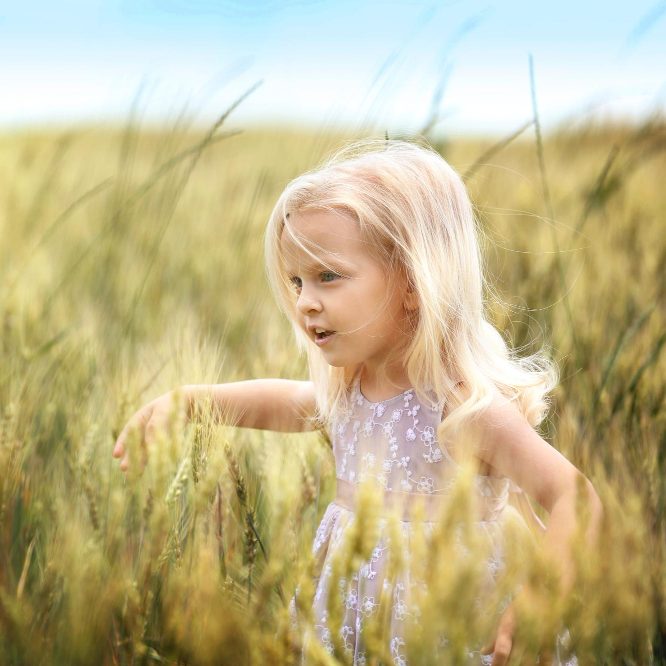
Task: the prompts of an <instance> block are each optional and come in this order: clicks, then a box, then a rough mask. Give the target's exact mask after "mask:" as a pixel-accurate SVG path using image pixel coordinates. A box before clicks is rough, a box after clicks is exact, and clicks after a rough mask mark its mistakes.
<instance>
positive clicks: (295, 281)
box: [289, 275, 303, 290]
mask: <svg viewBox="0 0 666 666" xmlns="http://www.w3.org/2000/svg"><path fill="white" fill-rule="evenodd" d="M289 282H291V286H292V287H293V288H294V289H296V290H298V289H300V288H301V287H302V286H303V280H301V278H299V277H298V276H297V275H294V276H293V277H290V278H289Z"/></svg>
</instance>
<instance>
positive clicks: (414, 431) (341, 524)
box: [291, 378, 575, 666]
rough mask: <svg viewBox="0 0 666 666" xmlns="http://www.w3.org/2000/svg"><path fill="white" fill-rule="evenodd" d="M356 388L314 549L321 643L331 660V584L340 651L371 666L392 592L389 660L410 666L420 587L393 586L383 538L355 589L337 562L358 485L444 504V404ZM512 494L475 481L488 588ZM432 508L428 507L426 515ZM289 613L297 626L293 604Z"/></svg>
mask: <svg viewBox="0 0 666 666" xmlns="http://www.w3.org/2000/svg"><path fill="white" fill-rule="evenodd" d="M359 384H360V382H359V379H358V378H356V379H355V380H354V382H353V384H352V386H351V389H350V390H351V393H350V397H349V405H350V407H349V409H348V410H347V411H346V412H345V413H343V414H341V415H340V416H339V418H338V419H337V421H335V422H334V423H333V425H332V428H331V432H330V435H331V440H332V445H333V453H334V457H335V466H336V475H337V495H336V498H335V499H334V501H333V502H331V503H330V504H329V505H328V507H327V508H326V511H325V513H324V516H323V518H322V520H321V522H320V524H319V527H318V529H317V532H316V535H315V539H314V543H313V547H312V550H313V556H314V559H315V563H316V568H317V575H316V579H315V583H316V588H315V595H314V607H313V612H314V619H315V632H316V639H317V640H319V641H320V642H321V643H322V644H323V646H324V648H325V649H326V650H327V651H328V652H330V653H333V650H334V648H333V640H332V636H331V628H330V626H329V621H328V611H327V607H328V594H329V593H331V591H332V590H334V589H335V588H331V590H329V588H330V587H331V584H334V585H335V586H336V587H337V588H338V591H337V593H338V594H341V595H342V597H343V598H342V609H343V620H342V624H341V627H340V633H339V639H340V641H339V644H342V647H343V649H344V651H345V653H346V655H345V656H346V658H347V659H348V661H349V662H350V663H353V664H354V665H363V664H366V648H365V646H364V643H363V640H362V629H363V625H364V623H365V622H366V621H367V620H368V619H369V618H370V617H371V616H373V615H375V614H376V613H377V611H378V609H379V599H380V597H381V595H382V590H383V589H384V587H385V586H389V585H390V586H392V606H391V617H390V631H389V635H390V644H389V645H388V646H387V650H386V653H387V654H390V657H391V660H392V662H393V664H395V665H396V666H404V665H406V664H407V656H406V640H405V639H406V627H407V624H408V623H409V622H414V621H416V622H418V620H419V616H420V613H419V609H418V607H416V606H414V605H413V604H410V602H409V600H410V591H411V590H410V588H411V587H413V586H414V585H417V583H416V582H415V581H414V580H413V579H411V578H410V577H409V575H406V576H403V577H398V578H397V580H392V581H389V579H388V576H387V575H386V566H387V560H388V557H387V555H388V549H389V545H390V539H389V538H388V537H387V535H386V534H384V533H383V532H380V534H381V536H380V538H379V540H378V542H377V545H376V546H375V547H374V548H373V550H372V554H371V556H370V558H369V559H368V560H367V561H366V562H365V563H364V564H363V565H362V566H361V567H360V568H359V569H358V571H355V572H354V573H353V575H352V576H351V580H350V581H348V580H345V579H342V580H337V581H336V580H333V581H332V580H331V577H332V561H333V558H334V554H335V552H336V550H337V547H338V546H339V544H341V543H342V541H343V540H344V537H345V532H346V529H347V528H348V527H349V526H350V525H351V524H352V521H353V520H354V517H355V513H354V503H353V493H354V490H355V489H358V487H359V484H361V483H363V482H364V481H366V480H368V479H372V480H375V481H376V482H377V483H378V484H379V485H380V486H381V488H383V490H384V493H385V496H386V497H389V496H392V497H397V496H399V497H401V498H404V497H406V496H409V497H411V496H415V497H419V498H424V499H433V500H436V499H440V498H443V497H445V496H446V492H447V490H448V489H449V488H450V487H451V484H452V483H453V479H454V475H455V471H456V469H458V466H457V464H456V463H455V462H454V461H453V460H452V458H451V457H450V455H449V454H448V453H447V452H446V451H445V450H443V448H441V447H440V446H439V444H438V441H437V436H436V431H437V426H438V425H439V423H440V420H441V415H442V411H443V405H442V404H434V403H426V404H423V403H422V402H421V401H420V400H419V399H418V397H417V394H416V392H415V391H414V390H413V389H409V390H407V391H405V392H403V393H401V394H400V395H397V396H395V397H393V398H389V399H388V400H383V401H381V402H370V401H369V400H367V399H366V398H365V397H364V396H363V394H362V393H361V391H360V386H359ZM510 487H511V482H510V480H509V479H507V478H496V477H487V476H481V475H478V476H477V477H476V478H475V489H476V491H477V495H478V499H479V500H480V502H478V505H479V510H480V511H481V514H482V515H481V516H480V517H481V520H480V521H479V522H478V523H476V524H477V525H479V526H480V527H481V529H482V530H484V532H485V533H486V534H487V535H488V536H490V538H491V541H492V542H493V543H494V544H496V547H495V548H494V549H492V551H491V553H490V557H489V558H488V560H487V573H488V579H489V580H490V581H492V580H494V579H495V576H496V575H497V573H498V572H499V571H500V570H501V569H502V565H503V561H502V545H501V538H500V532H501V529H500V519H501V517H502V514H503V512H504V509H505V507H506V506H507V500H508V496H509V490H510ZM428 508H429V507H428V506H427V505H426V506H425V510H426V514H427V513H428ZM430 514H431V515H432V516H433V518H432V519H433V520H434V515H435V510H434V507H431V510H430ZM402 518H403V519H404V520H402V521H401V523H400V527H401V529H402V533H403V536H404V537H405V542H406V543H409V531H410V529H411V524H410V516H409V514H407V513H405V515H404V516H402ZM426 520H428V517H426ZM380 522H381V521H380ZM430 526H431V524H428V523H426V524H425V525H424V527H426V528H427V527H430ZM296 594H298V591H297V593H296ZM291 608H292V613H293V617H294V621H296V618H297V614H296V611H295V603H294V600H293V599H292V604H291ZM306 640H307V639H306ZM446 642H447V639H446V636H441V639H440V646H442V645H445V644H446ZM478 648H479V646H477V647H476V648H474V647H470V648H469V650H468V657H469V663H470V664H490V663H491V661H492V655H482V654H481V653H480V651H479V649H478ZM305 652H306V651H305V650H304V663H306V659H305ZM437 663H440V662H437ZM571 663H575V661H574V662H571Z"/></svg>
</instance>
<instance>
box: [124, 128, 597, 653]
mask: <svg viewBox="0 0 666 666" xmlns="http://www.w3.org/2000/svg"><path fill="white" fill-rule="evenodd" d="M266 260H267V268H268V275H269V279H270V283H271V286H272V287H273V289H274V291H275V294H276V296H277V300H278V302H279V304H280V306H281V307H282V308H283V309H284V311H285V312H286V313H287V315H288V316H289V318H290V319H291V321H292V323H293V326H294V330H295V333H296V337H297V340H298V342H299V345H300V347H301V348H302V349H305V351H306V352H307V356H308V363H309V370H310V379H309V381H288V380H283V379H260V380H253V381H244V382H236V383H230V384H221V385H212V386H203V385H190V386H185V387H182V388H181V389H180V390H179V393H178V394H179V395H182V396H184V398H185V400H186V405H187V410H188V414H192V413H194V412H195V411H196V408H197V405H202V404H204V402H205V401H206V400H209V399H211V398H212V400H213V404H214V407H215V410H216V413H217V414H219V415H224V420H225V422H226V423H232V424H235V425H238V426H242V427H250V428H263V429H270V430H276V431H283V432H302V431H306V430H312V429H315V428H325V429H327V431H328V433H329V435H330V439H331V441H332V444H333V453H334V456H335V463H336V476H337V493H336V497H335V499H334V501H333V502H332V503H331V504H329V506H328V507H327V509H326V512H325V514H324V516H323V519H322V521H321V524H320V526H319V528H318V530H317V533H316V538H315V541H314V545H313V554H314V556H315V561H316V562H317V563H318V571H317V572H316V576H315V583H316V590H315V594H314V608H313V614H314V615H313V616H314V620H315V627H316V634H317V638H318V640H319V641H320V642H321V643H322V644H323V645H324V647H325V648H326V649H328V650H329V651H332V650H333V643H334V642H337V644H338V645H340V644H342V645H343V646H344V648H345V650H346V652H347V655H348V656H349V657H350V661H352V662H353V663H354V664H361V663H365V646H364V643H363V640H362V638H363V628H364V624H365V623H366V621H367V620H368V619H369V618H371V617H372V616H373V615H374V614H376V611H377V608H378V601H379V599H380V597H381V595H382V591H383V589H384V588H385V586H387V585H393V588H392V589H393V596H392V602H393V605H392V612H391V617H390V618H389V621H390V645H389V646H388V651H389V652H390V655H391V658H392V659H393V661H394V663H396V664H404V663H406V662H405V654H406V649H405V628H404V625H405V620H406V616H408V615H409V616H414V615H418V609H417V608H414V607H413V606H410V605H409V604H406V603H405V600H406V599H409V598H410V587H411V586H412V583H411V582H409V581H407V580H405V579H401V581H398V582H397V583H396V582H395V581H390V580H389V576H388V573H387V571H388V569H387V566H388V564H387V563H388V561H389V558H390V545H391V540H390V539H389V538H388V537H387V535H386V534H381V535H380V538H379V540H378V542H377V544H376V546H375V547H374V548H373V550H372V556H371V557H370V558H369V560H368V561H366V562H365V563H364V564H363V566H362V567H360V568H359V569H358V570H356V571H354V572H353V575H352V576H351V578H350V580H346V581H343V582H342V583H339V581H335V580H333V576H332V570H333V562H334V558H335V554H336V549H338V548H339V547H341V546H340V545H341V544H342V543H344V539H345V534H346V531H347V530H348V529H352V528H353V526H354V519H355V511H356V502H357V499H358V492H359V488H360V486H361V484H363V483H364V482H366V481H368V480H370V481H374V482H376V484H377V485H378V486H379V487H380V488H381V493H382V497H383V501H384V502H385V503H386V504H387V505H390V506H397V505H400V507H401V511H402V513H401V516H400V519H401V521H402V522H401V525H402V528H403V533H404V532H405V531H409V529H410V521H411V520H412V512H411V509H412V508H413V507H414V505H415V504H416V503H419V504H420V507H421V511H422V514H421V520H422V521H425V522H426V523H428V524H429V525H430V527H432V526H433V525H434V524H435V520H436V517H437V515H438V511H439V507H440V506H441V504H442V502H443V501H444V500H445V499H446V497H447V492H448V491H449V489H450V488H452V479H453V478H455V473H456V471H457V470H458V469H459V461H460V460H461V459H462V458H463V457H466V456H467V454H471V455H472V456H473V457H474V458H475V459H476V460H477V461H478V466H479V467H478V474H477V475H476V477H475V479H474V483H473V484H472V486H471V488H472V489H473V493H474V494H475V500H476V502H477V506H478V510H479V511H480V513H481V515H480V516H479V518H480V520H479V521H478V522H477V523H475V524H477V525H478V526H480V527H479V529H482V530H484V531H485V532H486V533H488V534H492V535H493V539H494V542H495V543H496V544H498V546H497V548H496V550H495V551H494V552H493V553H492V554H491V558H490V559H489V560H488V567H489V570H491V569H492V570H493V572H494V570H495V568H496V567H497V565H498V564H499V565H500V566H501V561H502V554H503V553H502V549H501V538H497V539H495V535H496V533H497V532H498V530H500V528H501V524H502V522H501V521H502V517H503V515H504V513H505V509H506V507H507V504H508V498H509V492H510V490H518V489H522V490H524V491H525V492H526V493H527V494H528V495H529V496H531V497H532V498H534V499H535V500H536V501H537V502H538V503H539V504H540V505H541V506H542V507H544V509H546V510H547V511H548V512H549V514H550V518H549V525H548V529H547V531H546V533H545V535H544V540H545V544H546V548H547V551H548V552H549V553H550V554H551V556H552V557H551V559H552V564H553V566H554V567H559V570H558V571H557V573H558V574H559V575H560V577H561V580H562V583H563V586H564V588H565V589H566V588H567V587H568V586H570V585H571V584H572V571H571V566H570V564H569V562H570V555H569V546H568V540H569V537H570V536H571V535H572V534H573V532H574V530H575V528H576V489H577V484H578V487H581V485H582V487H585V488H586V490H587V493H588V495H589V500H590V502H589V504H590V506H591V507H592V512H591V515H592V520H591V523H590V525H591V528H590V529H591V533H592V532H593V531H594V527H595V525H596V524H597V523H598V518H599V513H600V505H599V500H598V498H597V496H596V494H595V492H594V490H593V488H592V486H591V484H590V483H589V481H587V480H585V482H584V484H580V482H579V481H578V480H577V477H579V476H580V473H579V472H578V470H577V469H576V468H575V467H574V466H573V465H572V464H571V463H569V462H568V461H567V460H566V459H565V458H564V457H563V456H562V455H560V454H559V453H558V452H557V451H556V450H555V449H554V448H553V447H551V446H550V445H549V444H547V443H546V442H545V441H544V440H543V439H542V438H541V437H540V436H539V435H538V434H537V433H536V431H535V429H534V428H535V427H536V426H538V425H539V423H540V422H541V420H542V418H543V416H544V413H545V411H546V408H547V402H546V395H547V393H548V392H549V390H550V389H551V388H552V387H553V385H554V383H555V379H556V373H555V370H554V369H553V366H552V364H550V363H549V362H548V360H547V359H546V358H544V357H541V356H538V355H534V356H532V357H530V358H526V359H520V358H517V357H516V356H515V354H513V353H512V352H511V351H510V350H508V349H507V346H506V344H505V342H504V340H503V339H502V337H501V336H500V335H499V333H498V332H497V331H496V329H495V328H493V326H492V325H491V324H490V323H489V322H488V321H487V320H486V318H485V313H484V301H483V286H484V283H483V277H482V269H481V258H480V255H479V246H478V241H477V232H476V228H475V219H474V216H473V212H472V207H471V204H470V201H469V199H468V196H467V193H466V190H465V187H464V185H463V184H462V182H461V180H460V178H459V177H458V175H457V174H456V173H455V172H454V171H453V169H452V168H451V167H450V166H449V165H448V164H447V163H446V162H445V161H444V160H443V159H442V158H441V157H440V156H439V155H438V154H437V153H435V152H434V151H432V150H430V149H428V148H425V147H421V146H418V145H415V144H412V143H408V142H402V141H377V142H373V141H369V142H363V143H360V144H356V145H353V146H351V147H350V148H348V149H346V150H345V151H343V152H342V153H340V154H338V155H336V156H334V157H333V158H332V160H330V161H329V162H328V163H326V164H325V165H324V166H323V167H322V168H320V169H318V170H316V171H313V172H310V173H306V174H304V175H303V176H301V177H299V178H297V179H295V180H294V181H293V182H291V183H290V184H289V185H288V186H287V188H286V189H285V190H284V192H283V194H282V195H281V197H280V199H279V200H278V202H277V204H276V206H275V208H274V210H273V213H272V215H271V217H270V220H269V222H268V228H267V231H266ZM172 405H173V395H172V394H166V395H164V396H161V397H159V398H157V399H156V400H154V401H153V402H151V403H149V404H148V405H146V406H144V407H143V408H142V409H141V410H139V411H138V412H137V413H136V414H135V415H134V416H133V417H132V419H131V420H130V421H129V422H128V424H127V425H126V427H125V428H124V430H123V432H122V433H121V435H120V437H119V438H118V441H117V442H116V445H115V448H114V452H113V455H114V456H115V457H118V458H121V459H122V460H121V469H123V470H126V469H127V468H128V465H129V460H128V452H127V447H126V439H127V436H128V434H129V433H130V432H131V431H137V430H138V431H139V434H140V436H141V437H142V439H143V440H150V439H152V438H153V437H154V434H155V432H156V430H158V429H160V428H163V427H165V424H166V422H167V420H168V418H169V413H170V412H171V410H172ZM472 426H473V430H474V432H475V433H476V434H477V439H478V441H479V442H480V444H479V445H478V446H476V447H475V448H474V449H473V450H471V451H464V450H461V449H463V448H464V447H463V446H462V442H463V441H465V442H466V441H468V440H467V439H465V438H463V437H462V433H463V432H471V430H472ZM467 457H469V456H467ZM500 531H501V530H500ZM407 542H409V539H407ZM338 585H340V592H338V591H336V588H337V587H338ZM338 593H339V594H342V595H343V604H342V605H343V608H342V610H343V613H344V617H343V622H342V626H341V629H340V633H339V635H338V636H331V632H330V628H329V627H328V624H327V619H328V618H327V608H328V607H329V606H328V600H329V595H331V594H338ZM514 625H515V613H514V606H513V604H509V605H508V607H507V608H506V609H505V610H504V611H503V612H502V614H501V617H499V618H498V621H497V625H496V626H497V628H496V632H495V635H494V636H493V637H492V640H491V641H490V642H489V644H488V645H487V646H486V649H485V650H483V651H481V650H479V647H480V646H477V647H476V648H475V649H472V648H470V650H469V652H468V657H469V661H470V663H488V664H490V663H492V664H494V665H499V664H505V663H507V660H508V658H509V655H510V653H511V648H512V637H513V635H514V629H515V626H514ZM443 642H444V643H445V642H446V637H444V638H443ZM482 652H484V653H485V654H482ZM542 663H543V660H542Z"/></svg>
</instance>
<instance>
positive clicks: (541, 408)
mask: <svg viewBox="0 0 666 666" xmlns="http://www.w3.org/2000/svg"><path fill="white" fill-rule="evenodd" d="M321 209H323V210H332V211H338V212H342V213H345V214H347V215H350V216H351V217H352V218H353V219H355V220H356V221H357V222H358V224H359V226H360V230H361V235H362V237H363V238H364V239H367V240H369V241H371V244H370V247H374V248H379V251H380V252H381V255H380V258H381V259H382V260H383V261H385V263H386V264H387V266H389V267H392V268H395V267H396V266H399V267H401V268H402V270H403V271H404V274H405V275H406V276H407V279H408V282H409V286H410V288H411V289H412V290H413V291H414V292H415V293H416V296H417V299H418V310H417V313H418V314H417V317H416V320H415V324H414V329H413V337H412V340H411V343H410V344H409V347H408V349H407V350H406V352H405V367H406V369H407V373H408V376H409V380H410V382H411V384H412V386H413V387H414V388H415V389H416V390H417V392H420V393H421V395H424V394H425V391H426V389H427V391H428V393H429V395H432V392H434V394H435V396H436V399H437V401H438V402H440V403H442V404H446V405H447V410H446V416H445V418H444V419H443V421H442V424H441V426H440V436H446V435H447V434H451V435H452V436H453V435H454V434H455V432H457V430H458V428H459V427H460V426H462V425H464V424H465V423H466V422H468V420H469V419H471V418H472V417H473V416H474V414H476V413H477V412H479V411H480V410H483V409H484V408H485V407H486V406H488V405H489V404H490V402H491V401H492V400H493V397H494V395H495V394H496V393H497V392H498V391H499V392H500V393H501V394H502V395H503V396H505V397H506V398H508V399H509V400H512V401H515V403H516V404H517V406H518V408H519V409H520V411H521V413H522V414H523V415H524V416H525V418H526V419H527V421H528V422H529V423H530V424H531V425H532V426H534V427H536V426H537V425H539V423H540V422H541V421H542V419H543V417H544V415H545V413H546V411H547V408H548V400H547V394H548V393H549V392H550V390H551V389H552V388H553V387H554V386H555V385H556V383H557V381H558V374H557V369H556V366H555V365H554V364H553V362H552V361H550V360H549V358H548V357H547V355H546V354H545V353H544V352H543V351H542V352H539V353H536V354H533V355H531V356H528V357H522V358H521V357H519V356H518V355H517V354H516V353H515V352H514V351H513V350H511V349H509V348H508V347H507V344H506V343H505V341H504V339H503V338H502V336H501V335H500V334H499V332H498V331H497V330H496V329H495V327H494V326H493V325H492V324H490V322H489V321H488V320H487V319H486V315H485V312H484V299H483V292H484V289H485V288H486V284H485V281H484V277H483V262H482V257H481V253H480V250H479V243H478V238H477V233H478V232H477V222H476V220H475V217H474V213H473V209H472V205H471V203H470V200H469V197H468V195H467V191H466V189H465V186H464V184H463V183H462V181H461V179H460V177H459V176H458V174H457V173H456V172H455V171H454V170H453V169H452V168H451V167H450V166H449V164H448V163H447V162H446V161H445V160H444V159H443V158H442V157H441V156H440V155H439V154H438V153H436V152H435V151H434V150H432V149H430V148H428V147H425V146H420V145H417V144H415V143H410V142H406V141H383V140H368V141H362V142H358V143H354V144H352V145H350V146H348V147H347V148H345V149H343V150H342V151H340V152H338V153H337V154H335V155H333V157H331V158H330V159H329V160H328V161H327V162H326V163H324V164H323V165H322V166H321V167H320V168H318V169H316V170H314V171H311V172H308V173H305V174H303V175H302V176H299V177H298V178H296V179H295V180H293V181H292V182H291V183H289V184H288V185H287V187H286V188H285V190H284V192H283V193H282V195H281V196H280V198H279V199H278V201H277V203H276V205H275V208H274V209H273V212H272V214H271V216H270V219H269V221H268V226H267V229H266V239H265V240H266V267H267V272H268V276H269V281H270V284H271V287H272V288H273V290H274V293H275V296H276V298H277V301H278V304H279V305H280V307H281V308H282V309H283V311H284V312H285V313H286V314H287V316H289V317H290V319H291V321H292V322H293V324H294V330H295V333H296V337H297V341H298V342H299V346H300V347H301V348H302V349H305V351H306V352H307V356H308V367H309V371H310V377H311V379H312V381H313V382H314V385H315V390H316V400H317V409H318V417H319V420H320V421H321V422H322V423H330V422H331V420H332V419H333V418H334V417H335V415H336V413H337V412H338V410H339V409H340V408H341V407H343V406H346V399H347V395H348V388H349V382H350V380H351V374H352V373H351V372H350V371H351V370H352V369H349V368H335V367H331V366H329V365H328V364H327V363H326V361H325V360H324V359H323V357H322V355H321V352H320V351H319V349H318V348H317V347H316V345H314V343H313V342H312V341H311V340H310V339H309V338H308V337H307V335H306V334H305V333H304V332H303V330H301V328H300V326H299V325H298V323H297V317H296V310H295V298H294V292H293V289H292V288H291V287H290V286H289V284H288V278H287V276H286V275H285V272H284V269H283V267H282V258H281V254H280V238H281V234H282V231H283V229H284V228H285V224H286V222H287V220H288V217H289V215H290V214H292V213H296V212H301V211H305V210H321Z"/></svg>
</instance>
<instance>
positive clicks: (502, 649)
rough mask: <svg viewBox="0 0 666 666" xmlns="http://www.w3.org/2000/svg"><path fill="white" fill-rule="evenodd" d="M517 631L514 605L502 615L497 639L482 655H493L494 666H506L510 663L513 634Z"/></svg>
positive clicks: (485, 648)
mask: <svg viewBox="0 0 666 666" xmlns="http://www.w3.org/2000/svg"><path fill="white" fill-rule="evenodd" d="M515 629H516V613H515V611H514V609H513V604H510V605H509V606H508V608H507V609H506V610H505V611H504V613H502V617H501V618H500V621H499V624H498V625H497V632H496V635H495V639H494V640H493V641H492V643H490V644H489V645H486V646H485V647H484V648H483V649H482V650H481V654H492V655H493V661H492V666H504V665H505V664H508V663H509V656H510V655H511V648H512V647H513V633H514V631H515Z"/></svg>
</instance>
